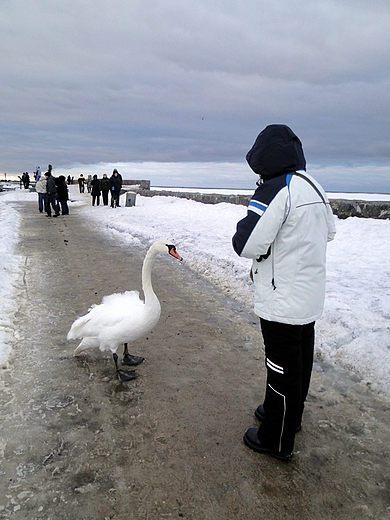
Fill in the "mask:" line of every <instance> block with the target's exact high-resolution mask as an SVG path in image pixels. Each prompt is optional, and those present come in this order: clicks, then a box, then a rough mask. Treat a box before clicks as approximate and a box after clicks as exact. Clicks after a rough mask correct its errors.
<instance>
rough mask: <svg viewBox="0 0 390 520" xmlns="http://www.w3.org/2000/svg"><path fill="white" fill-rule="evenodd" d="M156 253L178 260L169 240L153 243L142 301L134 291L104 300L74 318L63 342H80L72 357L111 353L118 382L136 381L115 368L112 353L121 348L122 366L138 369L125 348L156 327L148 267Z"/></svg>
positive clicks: (157, 308) (135, 358) (157, 306)
mask: <svg viewBox="0 0 390 520" xmlns="http://www.w3.org/2000/svg"><path fill="white" fill-rule="evenodd" d="M159 253H166V254H169V255H171V256H173V257H174V258H177V259H178V260H180V261H181V260H182V257H181V256H180V255H179V253H178V252H177V251H176V247H175V246H174V245H173V244H172V242H171V241H169V240H158V241H157V242H154V243H153V244H152V246H151V247H150V248H149V250H148V252H147V253H146V256H145V259H144V261H143V264H142V290H143V293H144V297H145V300H144V301H143V300H142V299H141V298H140V296H139V292H138V291H126V292H124V293H115V294H110V295H109V296H104V297H103V299H102V303H101V304H100V305H92V307H90V309H89V310H88V313H87V314H85V316H81V318H78V319H77V320H76V321H75V322H74V323H73V324H72V326H71V328H70V330H69V332H68V335H67V339H68V340H72V339H80V338H81V339H82V341H81V342H80V344H79V345H78V347H76V349H75V351H74V355H75V356H76V355H77V354H79V353H80V352H82V351H83V350H87V349H90V348H94V347H98V348H99V349H100V350H101V351H109V350H110V351H111V352H112V355H113V358H114V363H115V368H116V372H117V375H118V378H119V380H120V381H130V380H131V379H134V378H135V377H136V375H135V371H134V370H130V371H126V370H121V369H119V368H118V355H117V353H116V351H117V350H118V348H119V346H120V345H122V344H124V352H123V354H124V356H123V363H124V364H126V365H133V366H134V365H139V364H140V363H142V361H143V360H144V358H142V357H138V356H132V355H130V354H129V352H128V348H127V344H128V342H130V341H135V340H137V339H139V338H141V337H142V336H144V335H145V334H147V333H148V332H150V331H151V330H152V329H153V328H154V327H155V326H156V325H157V323H158V320H159V319H160V314H161V305H160V302H159V301H158V298H157V296H156V294H155V293H154V291H153V287H152V276H151V273H152V267H153V264H154V260H155V258H156V256H157V255H158V254H159Z"/></svg>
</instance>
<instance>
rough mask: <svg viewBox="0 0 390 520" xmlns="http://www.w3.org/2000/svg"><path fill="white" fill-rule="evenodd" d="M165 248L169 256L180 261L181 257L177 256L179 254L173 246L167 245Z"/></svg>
mask: <svg viewBox="0 0 390 520" xmlns="http://www.w3.org/2000/svg"><path fill="white" fill-rule="evenodd" d="M167 248H168V251H169V254H170V255H172V256H174V257H175V258H177V259H178V260H180V261H182V260H183V259H182V257H181V256H180V255H179V253H178V252H177V251H176V247H175V246H174V245H173V244H167Z"/></svg>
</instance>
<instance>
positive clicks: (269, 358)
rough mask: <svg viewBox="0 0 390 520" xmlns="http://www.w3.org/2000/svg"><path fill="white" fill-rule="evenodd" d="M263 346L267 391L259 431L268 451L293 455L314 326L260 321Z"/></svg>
mask: <svg viewBox="0 0 390 520" xmlns="http://www.w3.org/2000/svg"><path fill="white" fill-rule="evenodd" d="M260 323H261V331H262V334H263V339H264V345H265V356H266V359H265V364H266V368H267V388H266V393H265V399H264V412H265V415H264V420H263V421H262V423H261V426H260V428H259V431H258V437H259V440H260V442H261V443H262V444H264V446H266V447H267V448H270V449H273V450H275V451H280V452H288V453H289V452H292V451H293V448H294V439H295V430H296V429H297V427H298V426H299V425H300V424H301V421H302V414H303V409H304V403H305V400H306V397H307V394H308V391H309V386H310V378H311V373H312V369H313V357H314V324H315V323H314V322H312V323H309V324H307V325H288V324H285V323H277V322H273V321H267V320H263V319H262V318H261V319H260Z"/></svg>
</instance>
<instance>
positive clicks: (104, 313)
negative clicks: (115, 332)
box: [67, 291, 144, 339]
mask: <svg viewBox="0 0 390 520" xmlns="http://www.w3.org/2000/svg"><path fill="white" fill-rule="evenodd" d="M143 308H144V302H143V301H142V300H140V299H139V292H138V291H126V292H124V293H115V294H110V295H109V296H104V298H103V300H102V303H101V304H100V305H93V306H92V307H91V308H90V309H89V311H88V313H87V314H86V315H85V316H81V318H78V319H77V320H76V321H75V322H74V323H73V325H72V327H71V329H70V331H69V332H68V336H67V338H68V339H76V338H85V337H87V336H91V337H92V336H93V337H96V336H99V334H100V333H101V331H103V330H104V329H109V328H111V327H113V326H118V325H119V324H120V323H122V322H126V321H127V320H129V319H131V318H132V317H133V316H137V315H138V314H139V313H142V309H143Z"/></svg>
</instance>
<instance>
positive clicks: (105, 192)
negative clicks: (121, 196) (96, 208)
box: [102, 190, 108, 206]
mask: <svg viewBox="0 0 390 520" xmlns="http://www.w3.org/2000/svg"><path fill="white" fill-rule="evenodd" d="M102 197H103V204H104V205H105V206H108V190H102Z"/></svg>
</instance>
